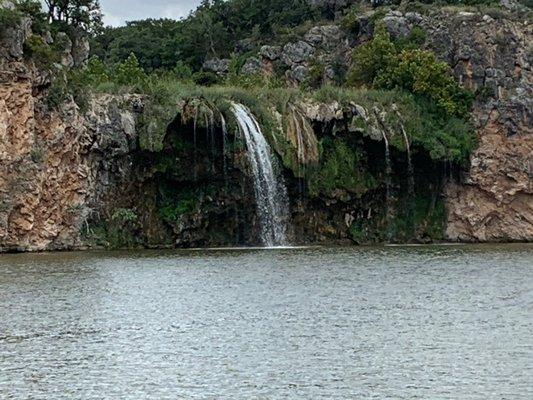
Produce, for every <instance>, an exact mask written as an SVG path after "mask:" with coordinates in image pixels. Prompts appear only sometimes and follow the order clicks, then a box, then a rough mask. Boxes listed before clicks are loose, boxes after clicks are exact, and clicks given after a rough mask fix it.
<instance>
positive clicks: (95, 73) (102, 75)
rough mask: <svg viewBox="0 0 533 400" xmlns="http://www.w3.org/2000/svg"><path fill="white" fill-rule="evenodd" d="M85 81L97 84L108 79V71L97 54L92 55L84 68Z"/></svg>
mask: <svg viewBox="0 0 533 400" xmlns="http://www.w3.org/2000/svg"><path fill="white" fill-rule="evenodd" d="M85 75H86V79H87V83H90V84H93V85H98V84H101V83H104V82H107V81H109V71H108V69H107V68H106V66H105V65H104V63H103V62H102V60H100V59H99V58H98V57H97V56H92V57H91V58H90V59H89V62H88V63H87V68H86V70H85Z"/></svg>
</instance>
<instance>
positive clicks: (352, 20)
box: [340, 5, 361, 37]
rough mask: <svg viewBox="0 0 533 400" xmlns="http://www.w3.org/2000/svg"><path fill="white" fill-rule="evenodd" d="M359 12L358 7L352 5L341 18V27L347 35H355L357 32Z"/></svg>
mask: <svg viewBox="0 0 533 400" xmlns="http://www.w3.org/2000/svg"><path fill="white" fill-rule="evenodd" d="M360 13H361V10H360V7H359V6H358V5H354V6H352V7H351V8H349V9H348V11H346V13H345V14H344V16H343V17H342V18H341V24H340V25H341V29H342V30H343V31H344V33H346V34H347V35H349V36H354V37H356V36H357V35H358V34H359V29H360V26H359V14H360Z"/></svg>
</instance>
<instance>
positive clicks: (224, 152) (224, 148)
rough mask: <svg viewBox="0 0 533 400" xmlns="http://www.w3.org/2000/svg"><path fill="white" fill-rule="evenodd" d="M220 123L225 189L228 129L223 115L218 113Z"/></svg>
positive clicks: (226, 183) (226, 181)
mask: <svg viewBox="0 0 533 400" xmlns="http://www.w3.org/2000/svg"><path fill="white" fill-rule="evenodd" d="M220 123H221V125H222V169H223V172H224V183H225V185H226V187H227V186H228V161H227V159H226V157H227V151H228V127H227V124H226V119H225V118H224V115H222V113H220Z"/></svg>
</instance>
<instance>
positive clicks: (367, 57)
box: [348, 24, 397, 86]
mask: <svg viewBox="0 0 533 400" xmlns="http://www.w3.org/2000/svg"><path fill="white" fill-rule="evenodd" d="M396 53H397V51H396V47H395V46H394V43H392V41H391V39H390V35H389V33H388V32H387V30H386V29H385V26H384V25H383V24H378V26H377V27H376V30H375V34H374V38H373V40H371V41H369V42H367V43H364V44H362V45H361V46H359V47H358V48H357V49H356V50H355V51H354V54H353V65H352V68H351V70H350V71H349V73H348V84H349V85H351V86H357V85H371V84H373V83H374V80H375V79H376V77H377V76H379V75H380V74H381V73H382V71H383V70H385V69H387V68H388V67H389V65H391V64H393V63H394V59H395V57H396Z"/></svg>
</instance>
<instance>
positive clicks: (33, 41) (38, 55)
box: [24, 35, 59, 66]
mask: <svg viewBox="0 0 533 400" xmlns="http://www.w3.org/2000/svg"><path fill="white" fill-rule="evenodd" d="M24 53H25V54H26V55H27V56H28V57H31V58H32V59H33V60H35V62H36V63H38V64H40V65H42V66H50V64H52V63H54V62H59V54H58V53H56V52H54V51H53V50H52V49H51V48H50V46H48V45H47V44H46V43H45V42H44V39H43V38H42V37H41V36H38V35H31V36H30V37H29V38H28V39H26V42H24Z"/></svg>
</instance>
